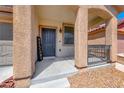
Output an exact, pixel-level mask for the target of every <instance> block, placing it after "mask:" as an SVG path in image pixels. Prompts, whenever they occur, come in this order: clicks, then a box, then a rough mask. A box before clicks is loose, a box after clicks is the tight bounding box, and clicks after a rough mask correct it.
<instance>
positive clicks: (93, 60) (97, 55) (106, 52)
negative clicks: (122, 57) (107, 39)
mask: <svg viewBox="0 0 124 93" xmlns="http://www.w3.org/2000/svg"><path fill="white" fill-rule="evenodd" d="M110 47H111V46H110V45H88V65H95V64H102V63H107V62H109V61H110Z"/></svg>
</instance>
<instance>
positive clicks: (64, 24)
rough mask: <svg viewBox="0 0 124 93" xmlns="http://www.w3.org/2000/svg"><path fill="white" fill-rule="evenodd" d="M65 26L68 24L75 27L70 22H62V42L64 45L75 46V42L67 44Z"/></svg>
mask: <svg viewBox="0 0 124 93" xmlns="http://www.w3.org/2000/svg"><path fill="white" fill-rule="evenodd" d="M65 26H68V27H73V28H74V24H70V23H63V24H62V44H63V46H74V43H73V44H65V42H64V40H65V39H64V36H65Z"/></svg>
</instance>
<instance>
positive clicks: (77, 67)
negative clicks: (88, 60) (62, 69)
mask: <svg viewBox="0 0 124 93" xmlns="http://www.w3.org/2000/svg"><path fill="white" fill-rule="evenodd" d="M75 67H76V68H77V69H84V68H87V66H85V67H79V66H77V65H75Z"/></svg>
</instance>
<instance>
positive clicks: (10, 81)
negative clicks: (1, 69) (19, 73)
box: [0, 77, 15, 88]
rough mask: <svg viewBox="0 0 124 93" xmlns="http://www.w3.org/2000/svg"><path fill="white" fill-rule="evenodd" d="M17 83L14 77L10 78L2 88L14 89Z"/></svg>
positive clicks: (1, 85)
mask: <svg viewBox="0 0 124 93" xmlns="http://www.w3.org/2000/svg"><path fill="white" fill-rule="evenodd" d="M14 86H15V83H14V79H13V77H10V78H8V79H7V80H5V81H3V82H2V83H0V88H14Z"/></svg>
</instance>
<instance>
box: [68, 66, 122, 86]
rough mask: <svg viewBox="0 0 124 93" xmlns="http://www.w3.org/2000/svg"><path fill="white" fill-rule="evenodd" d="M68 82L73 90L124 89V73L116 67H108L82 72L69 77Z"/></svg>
mask: <svg viewBox="0 0 124 93" xmlns="http://www.w3.org/2000/svg"><path fill="white" fill-rule="evenodd" d="M123 67H124V66H123ZM119 68H120V67H119ZM121 70H123V69H121ZM68 80H69V82H70V87H71V88H123V87H124V72H123V71H120V70H118V69H116V66H114V65H108V66H104V67H99V68H93V69H88V70H81V71H79V72H78V74H76V75H73V76H70V77H68Z"/></svg>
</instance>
